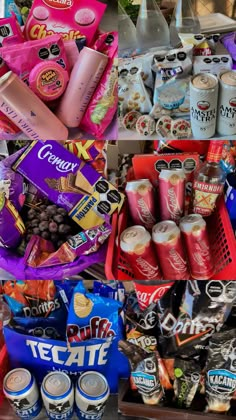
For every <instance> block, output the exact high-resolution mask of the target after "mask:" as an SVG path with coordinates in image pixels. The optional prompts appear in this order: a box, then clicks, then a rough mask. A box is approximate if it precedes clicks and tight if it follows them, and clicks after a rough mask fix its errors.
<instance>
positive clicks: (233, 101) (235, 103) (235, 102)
mask: <svg viewBox="0 0 236 420" xmlns="http://www.w3.org/2000/svg"><path fill="white" fill-rule="evenodd" d="M229 104H230V106H232V107H233V108H236V98H232V99H230V101H229Z"/></svg>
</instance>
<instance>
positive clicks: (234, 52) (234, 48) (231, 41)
mask: <svg viewBox="0 0 236 420" xmlns="http://www.w3.org/2000/svg"><path fill="white" fill-rule="evenodd" d="M221 42H222V44H223V45H224V46H225V48H226V49H227V50H228V52H229V53H230V55H231V57H232V59H233V70H236V32H232V33H229V34H226V35H222V37H221Z"/></svg>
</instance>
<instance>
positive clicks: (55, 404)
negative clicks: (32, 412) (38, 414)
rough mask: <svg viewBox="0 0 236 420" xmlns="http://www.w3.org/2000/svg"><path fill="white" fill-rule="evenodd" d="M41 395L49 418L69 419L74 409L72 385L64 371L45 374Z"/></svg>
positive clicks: (57, 419)
mask: <svg viewBox="0 0 236 420" xmlns="http://www.w3.org/2000/svg"><path fill="white" fill-rule="evenodd" d="M41 395H42V399H43V403H44V406H45V409H46V412H47V415H48V418H49V419H56V420H62V419H71V418H72V416H73V411H74V387H73V385H72V382H71V379H70V378H69V376H68V375H67V374H66V373H64V372H57V371H55V372H50V373H48V375H46V376H45V378H44V380H43V383H42V386H41Z"/></svg>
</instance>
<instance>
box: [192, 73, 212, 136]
mask: <svg viewBox="0 0 236 420" xmlns="http://www.w3.org/2000/svg"><path fill="white" fill-rule="evenodd" d="M217 100H218V79H217V77H216V76H214V75H213V74H209V73H199V74H196V75H195V76H193V77H192V80H191V82H190V117H191V128H192V132H193V135H194V137H196V138H197V139H209V138H210V137H213V136H214V134H215V131H216V115H217Z"/></svg>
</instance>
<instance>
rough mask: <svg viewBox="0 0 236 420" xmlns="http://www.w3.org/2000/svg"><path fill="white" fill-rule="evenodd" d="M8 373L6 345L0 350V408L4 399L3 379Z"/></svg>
mask: <svg viewBox="0 0 236 420" xmlns="http://www.w3.org/2000/svg"><path fill="white" fill-rule="evenodd" d="M8 371H9V361H8V355H7V347H6V345H4V346H3V347H2V349H1V350H0V406H1V404H2V402H3V399H4V394H3V379H4V376H5V375H6V374H7V372H8Z"/></svg>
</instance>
